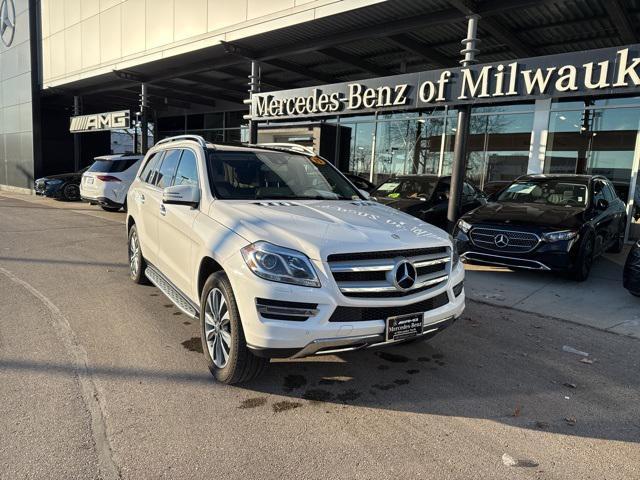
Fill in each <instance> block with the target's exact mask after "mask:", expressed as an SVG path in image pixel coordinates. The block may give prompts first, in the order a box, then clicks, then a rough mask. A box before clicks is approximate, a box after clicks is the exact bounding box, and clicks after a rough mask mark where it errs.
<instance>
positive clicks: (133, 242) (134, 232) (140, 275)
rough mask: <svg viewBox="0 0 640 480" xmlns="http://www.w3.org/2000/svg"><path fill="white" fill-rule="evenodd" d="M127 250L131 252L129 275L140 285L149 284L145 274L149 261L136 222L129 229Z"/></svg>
mask: <svg viewBox="0 0 640 480" xmlns="http://www.w3.org/2000/svg"><path fill="white" fill-rule="evenodd" d="M127 252H128V253H129V277H130V278H131V280H133V281H134V283H137V284H138V285H148V284H149V283H150V282H149V280H148V279H147V277H146V275H145V274H144V271H145V270H146V268H147V262H146V261H145V260H144V257H143V256H142V249H141V248H140V240H139V238H138V229H137V228H136V226H135V224H134V225H132V226H131V228H130V229H129V237H128V244H127Z"/></svg>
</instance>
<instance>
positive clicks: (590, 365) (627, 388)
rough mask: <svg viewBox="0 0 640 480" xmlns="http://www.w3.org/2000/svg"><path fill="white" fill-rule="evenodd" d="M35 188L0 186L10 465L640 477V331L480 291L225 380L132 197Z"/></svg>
mask: <svg viewBox="0 0 640 480" xmlns="http://www.w3.org/2000/svg"><path fill="white" fill-rule="evenodd" d="M27 200H28V201H25V200H24V199H19V198H18V196H16V195H4V194H2V193H0V478H1V479H11V480H13V479H21V478H34V479H35V478H37V479H62V478H64V479H71V478H73V479H85V478H86V479H94V478H95V479H98V478H100V479H107V480H110V479H116V478H124V479H147V478H150V479H156V478H189V479H192V478H193V479H197V478H231V479H234V478H243V479H251V478H261V479H281V478H286V479H289V478H296V479H297V478H305V479H320V478H331V479H342V478H344V479H357V478H363V479H365V478H366V479H369V478H372V479H373V478H375V479H385V478H394V479H397V478H407V479H414V478H426V479H471V478H492V479H493V478H497V479H519V478H524V479H533V478H540V479H598V480H601V479H616V480H618V479H627V478H628V479H637V478H640V341H639V340H638V339H635V338H629V337H625V336H621V335H617V334H615V333H610V332H602V331H599V330H596V329H593V328H590V327H587V326H581V325H576V324H573V323H568V322H563V321H561V320H557V319H552V318H547V317H541V316H537V315H535V314H530V313H525V312H520V311H515V310H510V309H505V308H500V307H497V306H491V305H484V304H477V303H472V302H468V304H467V310H466V312H465V314H464V315H463V317H462V318H461V319H460V320H459V321H458V322H456V323H455V324H454V325H453V326H452V327H451V328H449V329H448V330H447V331H445V332H444V333H442V334H441V335H439V336H438V337H436V338H434V339H433V340H432V341H430V342H428V343H424V342H423V343H415V344H410V345H406V346H398V347H394V348H389V349H378V350H367V351H362V352H354V353H350V354H345V355H340V356H326V357H317V358H311V359H303V360H295V361H291V360H284V361H277V362H272V364H271V365H270V368H269V369H268V370H267V372H266V374H265V375H264V376H262V377H261V378H259V379H258V380H255V381H253V382H251V383H249V384H246V385H242V386H225V385H221V384H217V383H215V382H214V381H213V379H212V377H211V376H210V374H209V373H208V371H207V369H206V365H205V362H204V358H203V356H202V354H201V353H200V352H198V351H194V350H199V339H198V335H199V326H198V325H197V324H196V323H195V322H194V321H192V320H190V319H188V318H187V317H186V316H185V315H183V314H181V313H180V312H179V311H178V310H177V309H176V308H174V307H173V305H172V304H171V302H170V301H169V300H167V299H166V298H165V297H164V296H163V295H162V294H161V293H160V292H159V291H158V290H157V289H156V288H154V287H150V286H139V285H134V284H133V283H131V282H130V281H129V278H128V266H127V260H126V238H125V237H126V234H125V229H124V224H123V222H124V214H123V213H116V214H113V213H109V214H107V213H106V212H101V211H100V210H99V209H96V208H95V207H91V208H90V207H88V206H86V205H85V206H81V205H78V204H75V205H74V204H63V203H60V202H54V201H43V200H34V199H27ZM563 346H566V347H571V348H573V349H575V350H577V351H581V352H585V353H588V354H589V355H588V356H583V355H581V354H576V353H569V352H567V351H566V350H567V348H564V349H563Z"/></svg>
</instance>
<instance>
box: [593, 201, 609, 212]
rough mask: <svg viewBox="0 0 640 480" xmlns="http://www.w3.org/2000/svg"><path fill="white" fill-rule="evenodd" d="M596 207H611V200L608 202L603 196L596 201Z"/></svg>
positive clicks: (603, 208)
mask: <svg viewBox="0 0 640 480" xmlns="http://www.w3.org/2000/svg"><path fill="white" fill-rule="evenodd" d="M596 208H597V209H598V210H606V209H607V208H609V202H607V201H606V200H605V199H604V198H601V199H600V200H598V202H597V203H596Z"/></svg>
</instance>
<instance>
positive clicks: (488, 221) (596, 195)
mask: <svg viewBox="0 0 640 480" xmlns="http://www.w3.org/2000/svg"><path fill="white" fill-rule="evenodd" d="M626 222H627V219H626V210H625V204H624V202H623V201H622V200H620V198H618V196H617V194H616V191H615V189H614V188H613V185H612V184H611V182H610V181H609V180H607V179H606V178H605V177H602V176H598V175H594V176H591V175H528V176H524V177H520V178H518V179H517V180H516V181H515V182H513V183H512V184H511V185H509V186H508V187H507V188H505V189H503V190H502V191H500V192H499V193H498V194H496V196H494V197H491V198H490V199H489V202H488V203H487V204H486V205H485V206H483V207H480V208H478V209H476V210H474V211H473V212H471V213H469V214H467V215H464V216H463V217H462V218H461V219H460V221H459V222H458V224H457V226H456V229H455V232H454V236H455V239H456V244H457V247H458V250H459V252H460V255H461V258H462V259H463V260H464V261H466V262H470V263H483V264H491V265H503V266H507V267H513V268H524V269H531V270H555V271H564V272H568V273H569V274H570V275H571V276H572V277H573V278H574V279H575V280H578V281H582V280H585V279H586V278H587V277H588V276H589V272H590V271H591V265H592V264H593V260H594V259H595V258H596V257H598V256H599V255H600V254H602V253H603V252H605V251H613V252H620V251H621V250H622V247H623V244H624V231H625V227H626Z"/></svg>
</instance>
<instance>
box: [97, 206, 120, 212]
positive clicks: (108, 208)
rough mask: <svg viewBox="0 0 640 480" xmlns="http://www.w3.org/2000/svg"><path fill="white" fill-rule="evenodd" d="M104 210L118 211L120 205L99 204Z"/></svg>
mask: <svg viewBox="0 0 640 480" xmlns="http://www.w3.org/2000/svg"><path fill="white" fill-rule="evenodd" d="M100 206H101V207H102V209H103V210H104V211H105V212H119V211H120V209H121V208H122V207H109V206H108V205H100Z"/></svg>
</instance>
